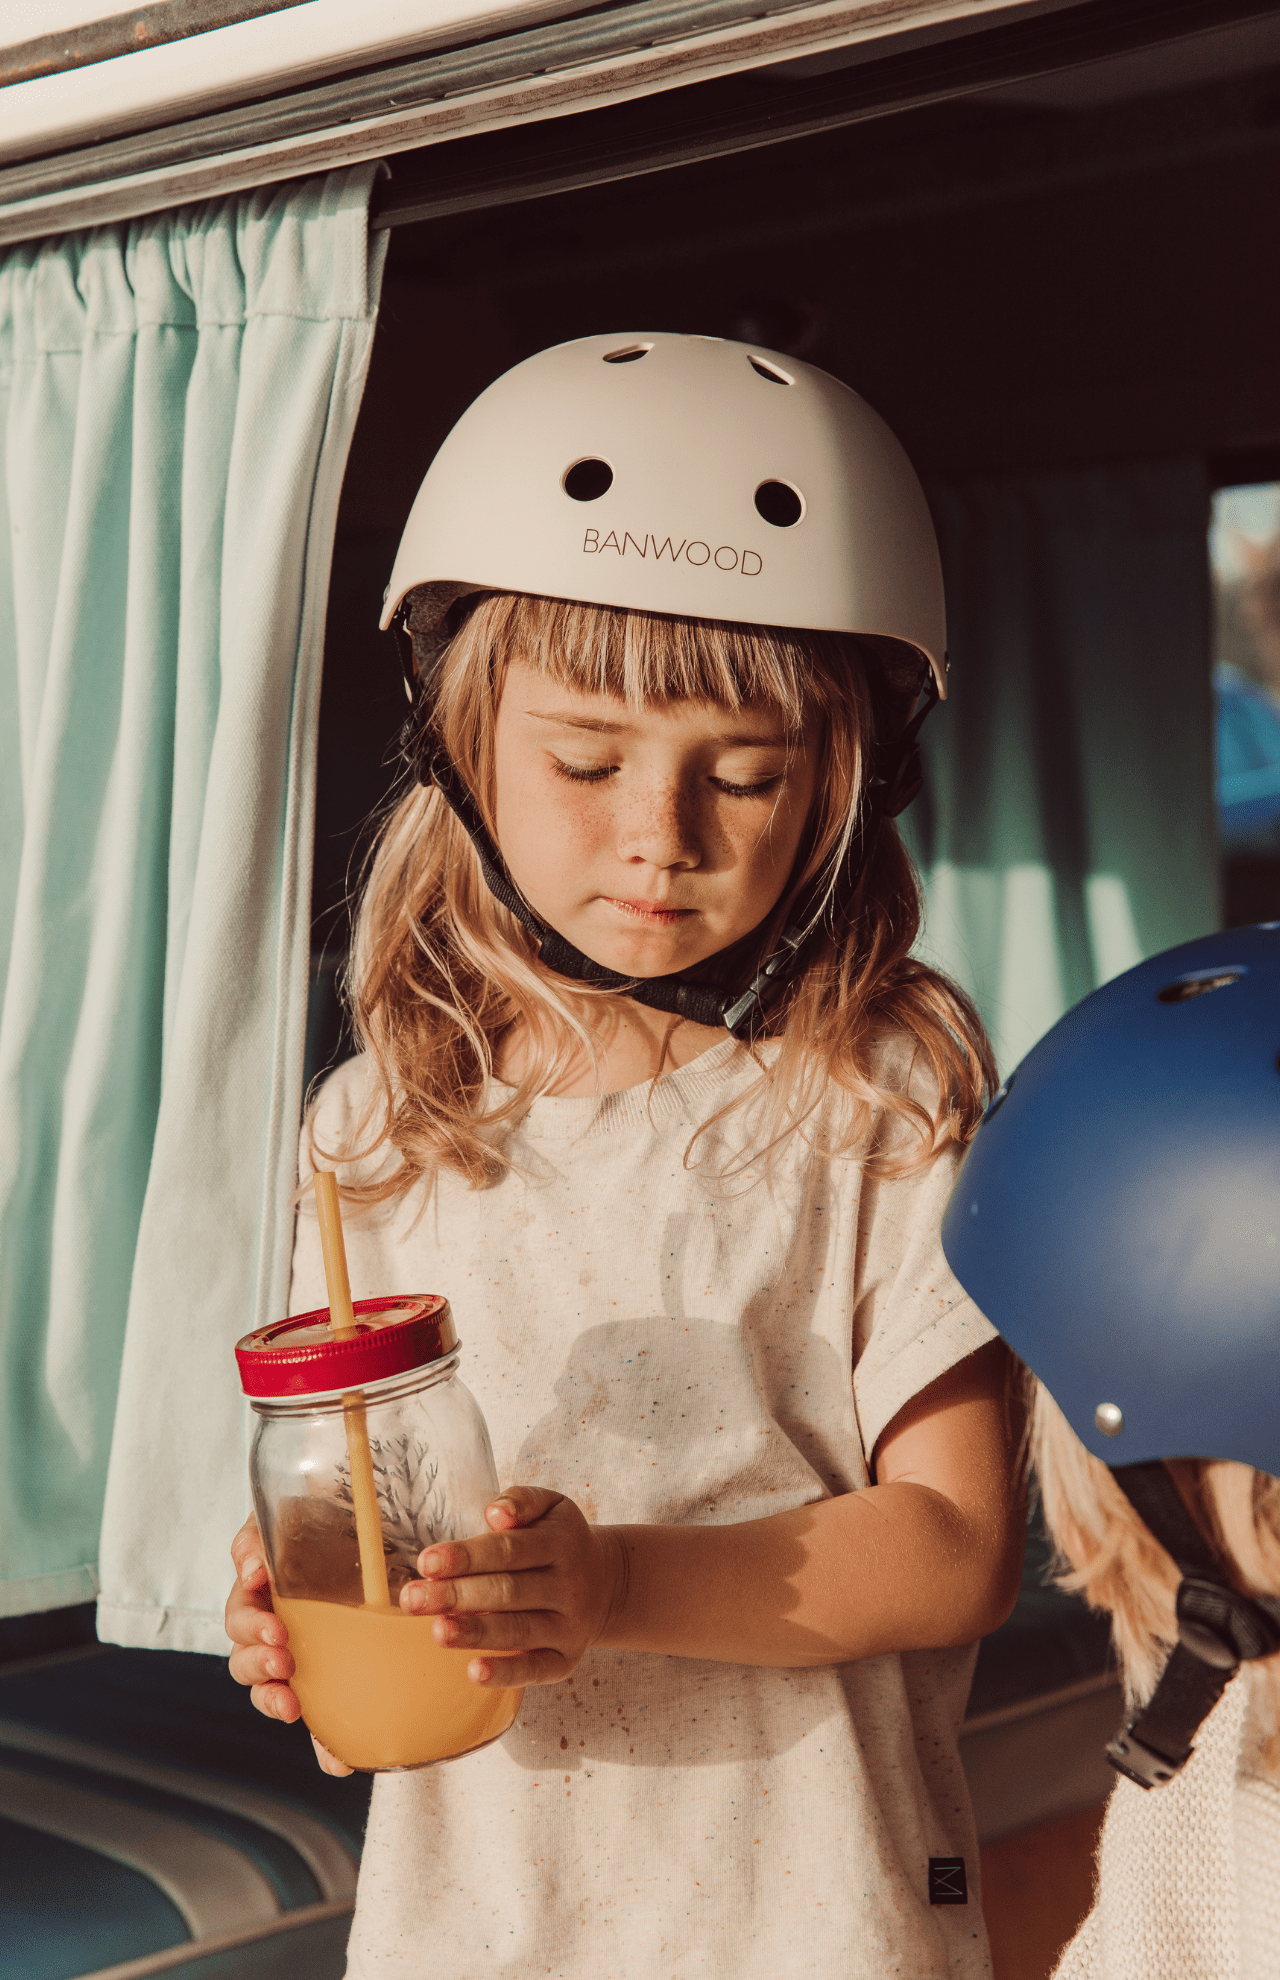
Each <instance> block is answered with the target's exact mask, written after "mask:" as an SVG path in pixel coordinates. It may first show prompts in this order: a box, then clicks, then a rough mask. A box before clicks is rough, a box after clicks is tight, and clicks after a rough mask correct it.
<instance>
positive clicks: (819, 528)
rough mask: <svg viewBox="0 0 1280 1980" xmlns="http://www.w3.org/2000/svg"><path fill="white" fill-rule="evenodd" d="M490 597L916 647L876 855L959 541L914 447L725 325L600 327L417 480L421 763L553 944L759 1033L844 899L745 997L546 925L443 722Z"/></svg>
mask: <svg viewBox="0 0 1280 1980" xmlns="http://www.w3.org/2000/svg"><path fill="white" fill-rule="evenodd" d="M482 591H511V592H527V593H532V594H534V595H535V596H541V597H549V598H567V599H575V600H579V601H581V602H583V603H587V604H597V605H612V606H619V607H623V608H625V609H627V610H630V611H641V612H657V613H662V614H665V615H670V616H673V617H687V618H701V619H715V620H720V621H722V622H727V623H730V624H737V625H768V626H788V627H795V628H800V629H803V630H806V631H815V632H837V633H848V634H856V635H858V636H860V638H861V639H862V640H863V641H864V642H865V643H866V646H867V648H868V650H869V651H870V652H871V653H872V654H874V655H878V656H879V658H880V659H881V661H882V663H883V664H884V665H885V667H886V670H887V671H890V672H892V673H893V674H894V675H895V676H896V677H897V679H898V680H899V681H900V680H901V678H902V675H903V668H904V662H905V663H906V672H907V678H908V679H909V680H910V681H911V683H912V688H913V691H914V690H915V689H918V688H920V687H923V690H924V696H925V699H924V704H923V706H922V707H921V708H920V710H919V711H918V713H917V714H916V715H915V716H914V717H913V718H912V720H911V721H910V722H908V723H907V725H906V727H905V728H904V730H903V732H902V734H901V735H900V736H899V737H897V738H894V739H893V740H892V741H891V742H890V743H889V744H888V745H887V746H886V747H884V748H881V749H879V750H878V751H877V756H876V761H875V763H874V764H873V767H872V776H871V778H870V780H869V789H868V795H867V799H866V800H865V802H864V816H863V818H862V820H861V829H860V830H859V831H858V832H857V833H856V834H855V835H854V843H855V845H856V847H857V864H858V867H859V868H860V867H861V864H862V860H863V857H864V853H863V850H862V849H863V848H865V846H866V845H867V844H868V843H869V832H870V830H871V829H872V828H873V826H874V823H875V821H876V819H878V818H879V817H885V816H892V815H894V814H895V813H896V812H898V811H900V810H902V809H903V807H904V806H905V805H906V804H908V803H909V802H910V801H911V798H912V797H914V795H915V794H916V792H917V791H918V789H919V787H920V778H921V772H920V764H919V751H918V748H917V744H916V736H917V732H918V730H919V727H920V723H921V722H922V721H923V719H924V717H925V715H926V714H927V713H928V711H929V709H930V708H931V707H932V706H933V705H934V702H935V701H937V700H939V699H945V696H946V691H947V659H946V617H945V609H944V603H943V589H942V571H941V565H940V563H939V558H938V547H937V542H936V539H935V536H934V531H933V524H932V522H931V520H930V516H929V510H928V507H927V504H926V502H925V498H924V492H923V490H922V489H921V486H920V483H919V481H918V479H917V477H916V474H915V470H914V469H913V468H912V466H911V463H910V461H909V460H908V459H907V456H906V454H905V452H904V451H903V449H902V447H901V446H900V445H899V443H898V441H897V440H896V439H895V438H894V436H893V434H892V433H891V432H890V431H889V429H888V427H887V426H886V425H885V423H884V421H883V420H882V419H881V418H880V417H879V415H878V414H877V413H875V412H873V411H872V409H871V407H870V406H868V405H867V404H866V402H865V401H864V400H862V399H860V398H859V397H858V395H857V393H856V392H852V391H850V389H849V387H848V386H847V385H842V384H841V383H840V382H839V381H838V380H837V379H834V378H832V377H830V376H829V375H828V374H827V373H826V372H824V371H819V370H817V369H816V367H814V366H813V365H808V364H803V363H800V362H799V361H798V360H796V359H794V358H788V357H783V356H780V355H779V354H777V353H776V352H772V351H766V350H762V349H759V348H758V347H757V346H755V345H752V344H737V343H730V342H727V341H725V340H722V339H720V338H716V337H693V336H679V335H674V334H671V333H657V332H655V333H652V334H649V333H646V334H644V335H635V334H631V335H627V334H619V335H614V336H601V337H583V338H579V339H577V340H576V341H575V342H573V343H569V344H559V345H557V346H555V347H554V348H553V349H551V350H547V351H540V352H539V353H538V354H537V355H536V356H534V357H531V358H527V359H526V360H525V361H524V362H523V363H522V364H518V365H516V366H515V367H514V368H513V369H512V370H511V371H508V372H506V373H505V374H504V375H503V376H502V377H501V378H498V379H496V380H495V382H494V383H493V384H492V385H490V386H489V387H488V389H487V390H486V391H484V392H482V393H481V394H480V397H479V398H478V399H477V400H475V402H474V403H473V404H472V405H471V406H470V407H469V408H468V410H467V411H466V412H465V413H464V414H463V415H462V418H461V419H460V420H459V421H458V423H457V425H456V426H455V427H454V428H453V430H452V432H451V433H450V434H449V436H448V438H447V439H446V440H445V442H444V444H443V446H442V447H441V448H440V451H439V452H438V454H437V455H436V457H435V459H434V460H433V462H432V463H431V466H430V468H429V470H428V472H427V475H426V479H425V480H424V481H423V483H422V486H421V488H420V489H419V491H418V496H417V499H416V501H415V502H414V505H413V509H412V511H411V513H410V516H409V520H408V523H407V524H406V526H405V531H404V535H403V537H402V539H401V543H400V548H399V551H398V552H397V555H396V560H395V565H394V567H393V570H392V573H391V582H390V584H389V585H388V587H387V590H386V594H385V597H384V601H383V613H382V621H381V623H382V625H383V627H384V628H385V627H388V626H391V627H393V628H394V629H395V630H396V632H397V636H398V638H399V640H400V643H401V653H402V658H403V660H404V663H405V681H406V687H407V688H408V691H409V694H410V699H411V701H412V702H414V703H415V704H416V706H417V708H418V710H419V713H418V715H417V718H416V720H415V723H414V728H415V730H416V735H415V739H414V758H415V767H416V768H417V771H418V775H419V777H420V779H421V781H422V782H424V783H428V784H435V785H436V786H437V787H438V788H439V789H440V792H441V795H442V796H443V797H444V798H445V800H446V802H447V803H449V804H450V805H451V806H452V808H453V809H454V811H455V812H457V814H458V816H459V817H460V819H461V820H462V823H463V824H464V825H465V827H466V829H467V831H468V833H469V834H470V836H471V839H472V841H473V843H474V844H475V846H476V850H477V852H478V853H479V855H480V858H481V862H482V865H483V867H484V872H485V877H486V879H487V881H488V883H489V885H490V887H491V888H492V889H493V891H494V892H495V893H496V894H497V896H498V898H499V899H500V900H502V901H503V902H504V903H505V905H506V906H508V907H509V908H510V909H511V910H512V912H513V913H515V914H516V915H517V916H518V918H519V919H520V920H521V921H522V922H523V923H524V924H525V926H526V927H528V928H529V929H530V930H531V931H532V932H533V933H534V934H535V935H536V937H537V939H538V941H539V946H540V954H541V957H542V959H543V961H544V962H546V963H547V964H548V965H549V966H550V967H551V968H553V969H556V970H557V971H558V972H559V973H561V974H563V975H568V976H570V977H572V978H574V979H576V980H578V981H584V982H588V983H591V984H595V985H598V986H599V987H602V988H613V989H617V990H619V991H622V992H624V993H625V994H627V995H630V996H633V997H635V998H637V999H638V1000H639V1001H641V1002H643V1003H646V1004H651V1005H654V1006H656V1007H657V1008H659V1009H664V1010H673V1011H679V1012H681V1013H682V1014H683V1015H686V1016H688V1017H691V1018H695V1019H696V1020H697V1021H698V1022H701V1023H720V1022H723V1023H725V1024H726V1025H727V1026H728V1028H729V1029H730V1030H731V1031H733V1032H734V1033H735V1034H736V1035H739V1036H741V1035H745V1034H746V1032H747V1031H749V1030H750V1028H751V1025H752V1022H753V1021H754V1019H755V1016H756V1014H757V1012H758V1010H759V1009H760V1007H761V1005H762V1004H763V1002H764V1001H765V999H766V997H767V995H769V994H770V993H771V992H772V991H773V990H776V989H777V988H780V987H781V985H782V983H783V982H784V981H785V980H786V979H787V977H788V976H789V975H790V974H791V972H792V969H793V968H794V967H795V965H796V962H797V960H798V957H799V951H800V949H801V947H802V946H803V945H804V943H805V942H806V941H807V939H808V936H809V935H810V934H811V933H812V932H813V931H814V929H815V927H816V925H817V921H818V919H819V916H820V915H821V914H822V913H823V912H824V911H827V910H829V909H830V908H831V907H832V906H833V905H835V902H834V901H833V885H832V881H831V879H830V877H828V879H827V880H826V881H825V882H824V884H823V886H822V889H821V898H820V899H818V898H817V897H816V896H815V900H814V901H812V902H811V901H809V900H808V898H807V896H806V899H805V900H804V901H803V902H799V903H797V904H796V905H795V907H794V908H793V910H792V914H791V919H790V922H789V925H788V927H787V929H786V930H785V931H784V934H783V936H782V937H781V938H780V941H779V943H778V946H777V948H776V949H775V951H774V953H773V954H772V955H771V956H770V957H769V958H768V960H767V961H766V963H765V965H764V968H763V969H762V970H761V971H760V973H759V975H758V976H757V978H756V979H755V981H754V982H753V984H751V985H749V986H747V987H746V988H745V989H744V990H743V991H742V993H741V994H738V995H735V994H728V995H726V994H725V993H722V992H719V991H715V990H712V989H711V988H710V986H708V985H706V984H701V983H692V982H685V981H684V980H682V979H679V978H675V977H673V978H669V979H668V978H665V977H664V978H656V979H648V980H644V981H641V982H638V983H632V982H631V980H630V979H624V978H621V977H615V976H614V974H613V972H612V971H609V970H605V969H604V968H603V967H602V966H601V965H599V964H597V963H594V962H592V961H591V960H590V958H588V957H584V956H582V955H580V953H579V952H578V951H577V950H576V949H573V948H572V947H571V946H570V944H569V943H567V942H566V941H565V940H564V938H563V937H561V936H560V935H558V934H557V933H556V932H555V930H553V929H548V928H547V927H546V926H545V924H544V923H542V922H541V920H540V919H539V918H538V917H537V916H536V915H535V914H534V912H533V910H532V909H531V908H530V906H529V904H528V903H527V902H526V901H524V899H523V897H522V896H521V895H519V893H518V892H517V890H516V889H515V887H514V885H513V883H512V881H511V879H510V876H509V875H508V874H507V872H506V869H505V866H504V864H503V861H502V857H501V854H500V853H499V851H498V848H497V847H496V846H495V845H494V843H493V841H492V839H491V838H490V836H489V834H488V832H487V831H486V829H485V827H484V824H483V821H482V820H481V818H480V815H479V811H478V808H477V807H476V805H475V802H474V799H473V798H472V797H471V794H470V793H469V792H468V791H467V789H466V786H465V783H464V781H463V779H462V777H461V776H460V775H459V772H458V768H457V766H455V765H452V764H450V763H449V762H448V761H447V760H446V759H445V758H444V757H443V754H442V752H441V751H440V749H439V746H438V743H437V742H436V741H435V739H434V737H433V735H432V731H431V720H430V706H429V704H430V698H431V697H430V673H431V671H432V667H433V662H434V658H435V656H436V655H437V654H438V653H439V651H440V649H441V647H442V646H443V644H445V643H446V642H447V639H448V638H449V637H450V636H451V631H452V625H453V623H454V620H453V619H452V618H451V614H453V608H454V607H455V605H457V604H458V602H459V601H460V600H462V599H464V598H466V597H467V596H468V595H469V594H474V593H477V592H482ZM410 615H412V636H411V637H410V629H409V620H410ZM455 616H456V615H455ZM424 703H425V704H426V705H425V706H424ZM855 881H856V871H855V872H854V873H853V875H852V876H849V875H846V876H845V885H846V887H847V888H850V889H851V887H852V885H853V884H854V882H855ZM834 891H836V892H839V887H838V885H837V887H836V888H835V890H834Z"/></svg>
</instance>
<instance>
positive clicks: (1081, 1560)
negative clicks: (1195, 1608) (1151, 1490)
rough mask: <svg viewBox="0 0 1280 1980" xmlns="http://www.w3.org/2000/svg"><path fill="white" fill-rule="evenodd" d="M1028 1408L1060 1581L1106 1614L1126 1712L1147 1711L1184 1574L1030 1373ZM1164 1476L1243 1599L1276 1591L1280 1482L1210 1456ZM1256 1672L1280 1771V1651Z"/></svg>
mask: <svg viewBox="0 0 1280 1980" xmlns="http://www.w3.org/2000/svg"><path fill="white" fill-rule="evenodd" d="M1029 1402H1030V1431H1029V1439H1030V1458H1031V1464H1032V1467H1033V1469H1034V1471H1035V1474H1036V1478H1037V1481H1038V1484H1039V1490H1040V1497H1041V1502H1042V1504H1043V1507H1044V1518H1045V1526H1046V1528H1047V1529H1048V1533H1049V1537H1050V1539H1051V1540H1052V1541H1053V1543H1054V1545H1055V1547H1056V1548H1057V1550H1058V1572H1057V1574H1056V1575H1055V1577H1054V1578H1055V1580H1056V1581H1057V1582H1058V1584H1059V1586H1060V1587H1063V1588H1068V1589H1070V1590H1072V1591H1073V1592H1074V1593H1076V1594H1079V1595H1083V1597H1084V1599H1085V1601H1086V1602H1087V1603H1088V1604H1089V1606H1090V1608H1093V1609H1101V1610H1103V1611H1104V1612H1105V1613H1107V1614H1108V1615H1110V1617H1111V1633H1112V1638H1113V1641H1114V1643H1115V1646H1116V1651H1117V1653H1118V1655H1119V1658H1120V1665H1121V1669H1122V1672H1123V1675H1124V1685H1125V1695H1126V1698H1127V1700H1128V1702H1129V1705H1130V1706H1131V1707H1136V1706H1139V1705H1144V1704H1145V1703H1146V1701H1147V1700H1148V1698H1150V1696H1151V1694H1152V1692H1153V1691H1154V1690H1155V1687H1156V1682H1157V1680H1158V1679H1159V1676H1160V1673H1161V1671H1162V1670H1163V1669H1164V1665H1165V1661H1166V1659H1167V1657H1168V1655H1169V1652H1170V1651H1171V1650H1172V1648H1173V1646H1174V1644H1175V1643H1176V1642H1177V1640H1178V1623H1177V1616H1176V1614H1175V1610H1174V1600H1175V1597H1176V1595H1177V1592H1178V1582H1179V1580H1180V1578H1181V1577H1180V1575H1179V1572H1178V1569H1177V1567H1176V1565H1175V1564H1174V1562H1173V1561H1172V1560H1171V1559H1170V1557H1169V1555H1168V1554H1167V1553H1166V1552H1165V1550H1164V1548H1163V1547H1162V1546H1161V1545H1160V1543H1159V1542H1158V1541H1157V1540H1156V1539H1155V1538H1154V1536H1153V1535H1152V1534H1151V1533H1150V1532H1149V1531H1148V1529H1147V1527H1146V1526H1145V1524H1144V1523H1143V1521H1142V1520H1141V1519H1139V1517H1138V1515H1137V1513H1136V1512H1135V1511H1134V1509H1133V1507H1132V1506H1131V1505H1130V1503H1129V1500H1128V1499H1127V1498H1126V1497H1125V1494H1124V1493H1123V1491H1122V1490H1121V1489H1120V1487H1119V1485H1118V1484H1117V1483H1116V1481H1115V1479H1114V1478H1113V1477H1112V1475H1111V1472H1110V1470H1109V1469H1108V1467H1107V1466H1106V1465H1105V1464H1103V1463H1102V1462H1101V1460H1100V1459H1098V1458H1096V1457H1094V1456H1093V1455H1092V1453H1091V1452H1090V1451H1087V1450H1086V1449H1085V1447H1084V1445H1083V1444H1082V1443H1081V1442H1080V1439H1079V1438H1078V1437H1077V1436H1076V1434H1075V1431H1074V1430H1073V1429H1072V1428H1071V1426H1070V1424H1069V1423H1068V1422H1067V1419H1066V1417H1065V1416H1064V1415H1063V1414H1062V1411H1061V1410H1060V1409H1059V1408H1058V1405H1057V1403H1055V1402H1054V1400H1053V1397H1052V1396H1051V1395H1050V1394H1049V1392H1048V1390H1047V1389H1046V1388H1045V1387H1044V1386H1043V1384H1042V1383H1040V1382H1037V1381H1036V1380H1035V1378H1034V1377H1031V1378H1030V1395H1029ZM1169 1469H1170V1471H1172V1472H1173V1474H1174V1476H1175V1477H1176V1478H1177V1480H1178V1483H1179V1485H1180V1486H1181V1487H1182V1490H1183V1493H1184V1495H1185V1496H1186V1497H1187V1498H1188V1499H1189V1501H1190V1504H1191V1507H1192V1509H1193V1511H1194V1513H1195V1516H1196V1520H1197V1523H1198V1524H1199V1526H1200V1527H1201V1529H1202V1530H1203V1531H1204V1533H1205V1534H1206V1535H1207V1536H1208V1538H1209V1539H1210V1540H1211V1541H1212V1544H1213V1546H1214V1548H1215V1550H1216V1552H1217V1553H1218V1555H1219V1557H1220V1559H1221V1561H1222V1564H1223V1567H1224V1569H1225V1571H1226V1573H1227V1576H1228V1579H1229V1580H1230V1582H1231V1584H1232V1586H1233V1587H1235V1588H1236V1589H1238V1590H1239V1592H1240V1593H1241V1594H1244V1595H1280V1480H1277V1479H1275V1478H1272V1477H1271V1476H1270V1475H1269V1474H1268V1473H1267V1472H1264V1471H1254V1470H1253V1469H1252V1468H1251V1467H1250V1466H1249V1465H1247V1464H1227V1463H1221V1462H1217V1461H1213V1460H1210V1459H1207V1458H1177V1459H1173V1460H1171V1461H1170V1464H1169ZM1249 1668H1250V1669H1251V1671H1252V1673H1253V1674H1254V1677H1255V1682H1254V1683H1253V1686H1252V1692H1253V1699H1254V1703H1255V1711H1256V1714H1257V1718H1258V1722H1259V1729H1260V1731H1261V1732H1262V1734H1263V1738H1264V1759H1265V1764H1266V1766H1267V1768H1268V1770H1269V1771H1270V1772H1272V1773H1274V1774H1277V1775H1280V1654H1277V1655H1276V1656H1274V1657H1266V1658H1263V1659H1260V1660H1259V1661H1258V1662H1257V1663H1256V1664H1254V1665H1252V1666H1250V1667H1249Z"/></svg>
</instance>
